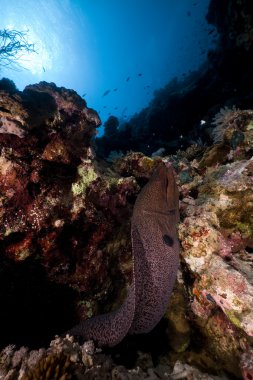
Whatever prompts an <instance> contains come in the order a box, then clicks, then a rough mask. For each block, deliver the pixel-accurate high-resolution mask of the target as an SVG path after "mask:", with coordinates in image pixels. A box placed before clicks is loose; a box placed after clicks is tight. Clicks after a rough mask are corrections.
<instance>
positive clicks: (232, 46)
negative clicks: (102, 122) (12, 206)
mask: <svg viewBox="0 0 253 380" xmlns="http://www.w3.org/2000/svg"><path fill="white" fill-rule="evenodd" d="M252 7H253V5H252V1H250V0H240V1H237V0H224V1H223V0H222V1H220V0H211V1H210V5H209V11H208V14H207V21H208V22H209V23H210V25H211V26H212V27H213V30H216V31H217V37H218V38H217V41H216V46H215V48H213V50H210V51H209V53H208V58H207V61H206V63H205V64H204V65H203V66H202V67H200V68H199V69H198V70H196V71H195V72H191V73H185V74H186V75H185V76H184V78H183V79H182V78H173V79H172V80H171V82H169V83H168V84H167V85H166V86H165V87H164V88H162V89H160V90H158V91H156V92H155V93H154V97H153V100H152V101H151V102H150V104H149V105H148V107H146V108H145V109H143V110H142V111H141V112H139V113H137V114H136V115H134V116H133V117H132V118H131V119H130V120H129V121H128V122H127V123H126V124H125V125H121V126H120V128H118V129H117V131H116V133H114V135H113V136H110V138H109V137H108V136H107V134H106V133H105V135H104V136H102V137H101V138H98V139H97V146H98V153H99V155H101V156H102V157H108V156H109V154H110V152H111V151H118V152H119V151H122V152H124V153H126V152H127V151H129V150H133V151H140V152H143V153H145V154H147V155H151V154H152V153H153V152H155V151H157V150H158V149H160V148H163V149H164V150H165V153H166V154H170V153H171V152H176V151H177V150H178V149H186V148H187V147H188V146H190V145H191V144H192V142H193V141H198V140H199V139H200V138H201V139H202V142H204V143H206V144H211V143H212V140H210V136H209V133H208V129H209V128H210V127H211V125H210V124H211V121H212V118H213V117H214V115H215V114H216V113H217V112H218V111H219V109H220V108H221V107H224V106H228V107H229V108H232V106H235V107H239V108H241V109H245V108H246V109H247V108H251V107H252V101H253V94H252V88H253V79H252V78H253V72H252V67H253V45H252V41H253V17H252V14H253V9H252ZM215 33H216V32H215ZM201 121H202V122H201Z"/></svg>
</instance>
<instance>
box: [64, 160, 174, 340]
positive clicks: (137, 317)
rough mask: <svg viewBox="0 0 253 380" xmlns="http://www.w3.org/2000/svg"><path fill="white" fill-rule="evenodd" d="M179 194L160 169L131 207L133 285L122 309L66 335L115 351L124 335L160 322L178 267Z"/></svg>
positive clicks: (170, 177)
mask: <svg viewBox="0 0 253 380" xmlns="http://www.w3.org/2000/svg"><path fill="white" fill-rule="evenodd" d="M178 203H179V200H178V189H177V185H176V182H175V178H174V174H173V169H172V167H169V168H167V167H166V166H165V165H164V164H160V165H159V167H158V168H157V169H156V170H155V172H154V174H153V176H152V177H151V179H150V180H149V182H148V183H147V184H146V186H144V188H143V189H142V191H141V192H140V194H139V196H138V197H137V200H136V202H135V206H134V210H133V216H132V223H131V238H132V250H133V282H132V284H131V286H130V288H129V291H128V294H127V297H126V299H125V301H124V303H123V304H122V305H121V307H120V308H119V309H118V310H116V311H113V312H111V313H108V314H102V315H98V316H96V317H92V318H90V319H86V320H84V321H82V322H81V323H80V324H78V325H77V326H75V327H74V328H73V329H71V330H70V331H68V333H69V334H71V335H81V336H83V338H84V339H86V340H87V339H93V340H95V341H96V342H97V343H98V344H99V345H100V346H114V345H116V344H118V343H119V342H120V341H121V340H122V339H123V338H124V337H125V336H126V335H127V334H128V333H130V334H138V333H146V332H149V331H151V330H152V329H153V328H154V327H155V326H156V324H157V323H158V322H159V321H160V319H161V318H162V316H163V314H164V312H165V310H166V306H167V304H168V300H169V297H170V294H171V292H172V289H173V286H174V283H175V279H176V274H177V269H178V265H179V242H178V238H177V223H178V221H179V210H178Z"/></svg>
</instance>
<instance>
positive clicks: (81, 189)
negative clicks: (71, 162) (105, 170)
mask: <svg viewBox="0 0 253 380" xmlns="http://www.w3.org/2000/svg"><path fill="white" fill-rule="evenodd" d="M78 174H79V177H80V178H79V180H78V181H77V182H75V183H73V184H72V192H73V194H74V196H77V195H81V194H84V193H85V191H86V189H87V188H88V187H89V185H90V184H91V183H92V182H93V181H95V180H96V179H97V177H98V176H97V173H96V172H95V170H94V169H93V168H92V167H91V168H88V169H84V168H82V167H79V168H78Z"/></svg>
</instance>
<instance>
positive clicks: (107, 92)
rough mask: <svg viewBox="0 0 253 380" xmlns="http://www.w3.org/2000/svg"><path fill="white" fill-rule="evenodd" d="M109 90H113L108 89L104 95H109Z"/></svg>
mask: <svg viewBox="0 0 253 380" xmlns="http://www.w3.org/2000/svg"><path fill="white" fill-rule="evenodd" d="M109 92H111V90H106V91H105V92H104V94H103V96H106V95H108V94H109Z"/></svg>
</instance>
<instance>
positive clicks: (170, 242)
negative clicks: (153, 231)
mask: <svg viewBox="0 0 253 380" xmlns="http://www.w3.org/2000/svg"><path fill="white" fill-rule="evenodd" d="M163 241H164V243H165V244H166V245H168V246H169V247H172V246H173V243H174V241H173V239H172V237H171V236H169V235H163Z"/></svg>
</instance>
